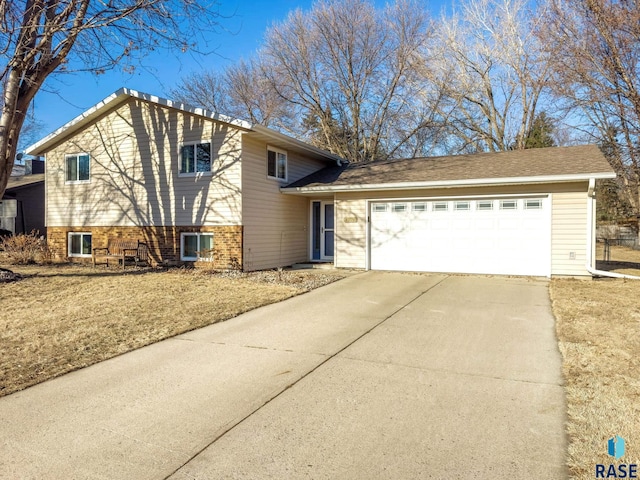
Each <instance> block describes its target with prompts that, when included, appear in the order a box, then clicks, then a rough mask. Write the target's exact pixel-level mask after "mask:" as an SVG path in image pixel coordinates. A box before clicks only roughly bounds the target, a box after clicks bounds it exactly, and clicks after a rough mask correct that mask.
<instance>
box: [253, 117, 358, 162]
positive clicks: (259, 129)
mask: <svg viewBox="0 0 640 480" xmlns="http://www.w3.org/2000/svg"><path fill="white" fill-rule="evenodd" d="M251 130H253V131H254V132H256V133H260V134H262V135H265V136H267V137H269V138H272V139H273V140H277V141H280V142H283V143H286V144H289V145H291V146H293V147H295V148H297V149H299V150H303V151H307V152H310V153H312V154H314V155H317V156H321V157H325V158H328V159H330V160H333V161H334V162H336V163H337V164H338V166H340V165H342V164H343V163H347V161H346V160H345V159H344V158H341V157H339V156H337V155H334V154H333V153H329V152H327V151H326V150H322V149H321V148H318V147H314V146H313V145H309V144H308V143H305V142H302V141H300V140H297V139H295V138H293V137H290V136H289V135H285V134H284V133H280V132H277V131H275V130H272V129H270V128H268V127H265V126H263V125H258V124H256V125H253V126H252V127H251Z"/></svg>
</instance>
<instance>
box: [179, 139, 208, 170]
mask: <svg viewBox="0 0 640 480" xmlns="http://www.w3.org/2000/svg"><path fill="white" fill-rule="evenodd" d="M198 173H211V142H190V143H184V144H182V145H181V146H180V175H183V176H190V175H196V174H198Z"/></svg>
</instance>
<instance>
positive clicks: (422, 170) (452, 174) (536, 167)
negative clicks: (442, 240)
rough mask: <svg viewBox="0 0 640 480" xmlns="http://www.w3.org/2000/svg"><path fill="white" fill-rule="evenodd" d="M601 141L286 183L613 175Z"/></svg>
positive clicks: (409, 162)
mask: <svg viewBox="0 0 640 480" xmlns="http://www.w3.org/2000/svg"><path fill="white" fill-rule="evenodd" d="M611 173H613V170H612V168H611V166H610V165H609V162H607V160H606V158H605V157H604V155H603V154H602V152H601V151H600V149H599V148H598V147H597V146H596V145H582V146H576V147H550V148H537V149H529V150H513V151H508V152H498V153H479V154H473V155H454V156H448V157H424V158H412V159H404V160H390V161H383V162H371V163H367V164H354V165H346V166H342V167H327V168H324V169H322V170H319V171H318V172H315V173H313V174H311V175H309V176H307V177H305V178H302V179H300V180H298V181H296V182H294V183H292V184H290V185H288V186H287V187H286V188H305V187H308V188H314V187H323V186H326V187H329V186H335V187H338V186H354V185H383V184H398V183H416V182H454V181H458V180H459V181H467V180H476V179H478V180H479V179H496V180H497V179H506V178H523V177H529V178H530V177H548V176H558V175H589V174H611Z"/></svg>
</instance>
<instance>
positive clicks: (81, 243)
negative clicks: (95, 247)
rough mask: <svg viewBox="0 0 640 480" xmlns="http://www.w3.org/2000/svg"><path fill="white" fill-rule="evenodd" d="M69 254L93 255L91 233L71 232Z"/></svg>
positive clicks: (69, 235) (77, 255)
mask: <svg viewBox="0 0 640 480" xmlns="http://www.w3.org/2000/svg"><path fill="white" fill-rule="evenodd" d="M67 243H68V249H67V250H68V255H69V256H70V257H90V256H91V234H90V233H88V232H69V234H68V242H67Z"/></svg>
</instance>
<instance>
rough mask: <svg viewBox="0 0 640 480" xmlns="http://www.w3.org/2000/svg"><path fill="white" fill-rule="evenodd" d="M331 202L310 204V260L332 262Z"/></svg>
mask: <svg viewBox="0 0 640 480" xmlns="http://www.w3.org/2000/svg"><path fill="white" fill-rule="evenodd" d="M334 228H335V218H334V208H333V201H329V200H328V201H324V200H314V201H312V202H311V260H314V261H317V262H330V261H333V255H334V247H335V229H334Z"/></svg>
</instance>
